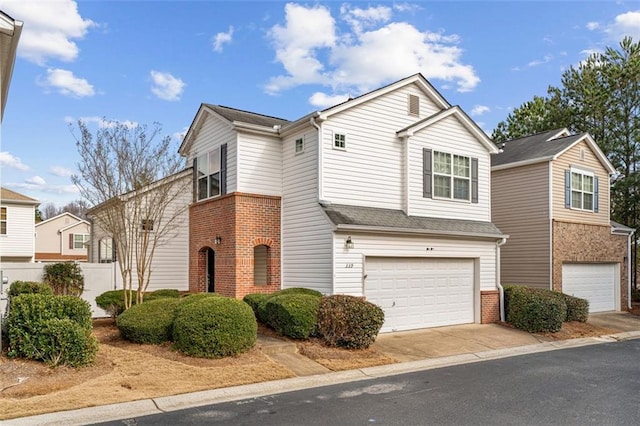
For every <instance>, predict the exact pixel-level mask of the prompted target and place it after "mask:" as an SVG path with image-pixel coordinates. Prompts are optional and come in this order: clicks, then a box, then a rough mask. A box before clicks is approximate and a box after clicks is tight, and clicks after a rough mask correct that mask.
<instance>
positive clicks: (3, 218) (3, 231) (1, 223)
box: [0, 207, 7, 235]
mask: <svg viewBox="0 0 640 426" xmlns="http://www.w3.org/2000/svg"><path fill="white" fill-rule="evenodd" d="M0 235H7V208H6V207H0Z"/></svg>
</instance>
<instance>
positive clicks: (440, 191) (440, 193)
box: [433, 151, 471, 201]
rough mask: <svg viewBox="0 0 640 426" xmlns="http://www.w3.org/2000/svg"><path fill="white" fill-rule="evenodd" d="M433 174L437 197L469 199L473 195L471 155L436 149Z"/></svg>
mask: <svg viewBox="0 0 640 426" xmlns="http://www.w3.org/2000/svg"><path fill="white" fill-rule="evenodd" d="M433 175H434V179H433V195H434V196H435V197H439V198H452V199H454V200H464V201H469V198H470V195H471V159H470V158H469V157H465V156H462V155H453V154H448V153H446V152H439V151H434V153H433Z"/></svg>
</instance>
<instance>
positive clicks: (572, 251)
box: [552, 220, 628, 310]
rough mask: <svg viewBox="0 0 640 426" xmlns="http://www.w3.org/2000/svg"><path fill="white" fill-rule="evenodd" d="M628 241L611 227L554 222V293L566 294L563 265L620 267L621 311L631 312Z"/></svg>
mask: <svg viewBox="0 0 640 426" xmlns="http://www.w3.org/2000/svg"><path fill="white" fill-rule="evenodd" d="M626 256H627V237H626V236H624V235H612V234H611V227H610V226H602V225H589V224H584V223H570V222H562V221H558V220H554V221H553V265H552V271H553V289H554V290H558V291H562V264H563V263H619V264H620V307H621V309H622V310H625V309H626V308H627V306H628V305H627V303H628V302H627V258H626Z"/></svg>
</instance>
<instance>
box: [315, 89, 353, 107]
mask: <svg viewBox="0 0 640 426" xmlns="http://www.w3.org/2000/svg"><path fill="white" fill-rule="evenodd" d="M348 99H349V95H327V94H326V93H322V92H316V93H314V94H313V95H311V97H310V98H309V103H310V104H311V105H313V106H314V107H318V108H327V107H330V106H334V105H337V104H339V103H342V102H344V101H346V100H348Z"/></svg>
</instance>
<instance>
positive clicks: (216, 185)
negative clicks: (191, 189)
mask: <svg viewBox="0 0 640 426" xmlns="http://www.w3.org/2000/svg"><path fill="white" fill-rule="evenodd" d="M197 166H198V200H203V199H205V198H210V197H216V196H218V195H220V149H219V148H216V149H214V150H213V151H209V152H207V153H206V154H203V155H201V156H199V157H198V161H197Z"/></svg>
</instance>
